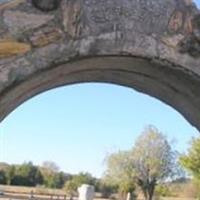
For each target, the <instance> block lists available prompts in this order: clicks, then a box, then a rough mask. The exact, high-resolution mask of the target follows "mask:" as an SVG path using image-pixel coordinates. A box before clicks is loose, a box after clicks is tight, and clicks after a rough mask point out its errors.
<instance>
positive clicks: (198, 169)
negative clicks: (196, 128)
mask: <svg viewBox="0 0 200 200" xmlns="http://www.w3.org/2000/svg"><path fill="white" fill-rule="evenodd" d="M180 163H181V165H182V166H183V167H184V168H185V169H187V170H188V171H189V172H190V173H191V174H192V175H193V177H194V178H195V179H196V180H197V181H198V182H199V183H200V138H193V139H192V142H191V146H190V148H189V150H188V153H187V154H184V155H182V156H181V157H180Z"/></svg>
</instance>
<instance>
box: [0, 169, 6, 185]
mask: <svg viewBox="0 0 200 200" xmlns="http://www.w3.org/2000/svg"><path fill="white" fill-rule="evenodd" d="M6 183H7V179H6V173H5V171H3V170H0V184H6Z"/></svg>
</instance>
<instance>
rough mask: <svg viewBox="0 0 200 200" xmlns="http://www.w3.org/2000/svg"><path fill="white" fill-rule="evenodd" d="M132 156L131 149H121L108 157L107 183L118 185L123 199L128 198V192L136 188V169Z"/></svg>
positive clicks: (105, 178) (105, 177) (105, 179)
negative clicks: (134, 168)
mask: <svg viewBox="0 0 200 200" xmlns="http://www.w3.org/2000/svg"><path fill="white" fill-rule="evenodd" d="M130 157H131V154H130V151H119V152H117V153H113V154H111V155H109V156H108V157H107V159H106V162H107V170H106V173H105V176H104V181H105V183H106V184H107V185H110V186H113V187H114V186H117V188H118V191H119V193H120V196H121V198H122V199H125V198H126V194H127V193H128V192H131V193H133V192H134V190H135V181H134V178H135V171H134V170H133V163H132V160H131V159H130Z"/></svg>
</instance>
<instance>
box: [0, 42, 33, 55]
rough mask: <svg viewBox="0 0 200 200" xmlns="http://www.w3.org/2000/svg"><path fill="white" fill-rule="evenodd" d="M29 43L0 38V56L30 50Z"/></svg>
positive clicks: (18, 53)
mask: <svg viewBox="0 0 200 200" xmlns="http://www.w3.org/2000/svg"><path fill="white" fill-rule="evenodd" d="M30 49H31V47H30V45H29V44H26V43H20V42H17V41H11V40H0V58H6V57H11V56H15V55H20V54H24V53H26V52H28V51H30Z"/></svg>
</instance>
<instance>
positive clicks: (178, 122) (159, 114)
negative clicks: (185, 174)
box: [0, 83, 199, 176]
mask: <svg viewBox="0 0 200 200" xmlns="http://www.w3.org/2000/svg"><path fill="white" fill-rule="evenodd" d="M148 124H153V125H155V126H156V127H157V128H158V129H159V130H160V131H162V132H163V133H165V134H166V135H167V137H168V139H169V140H170V141H171V142H172V143H173V145H174V146H175V148H176V149H177V150H179V151H180V152H184V151H186V149H187V147H188V142H189V141H190V140H191V138H192V137H195V136H198V134H199V133H198V131H197V130H196V129H195V128H193V127H192V126H191V125H190V124H189V123H188V122H187V121H186V120H185V119H184V118H183V117H182V116H181V115H180V114H179V113H178V112H176V111H175V110H174V109H173V108H171V107H169V106H168V105H166V104H163V103H162V102H160V101H159V100H156V99H154V98H152V97H149V96H147V95H145V94H141V93H138V92H136V91H134V90H133V89H130V88H126V87H122V86H117V85H111V84H97V83H92V84H91V83H90V84H89V83H87V84H76V85H71V86H66V87H61V88H58V89H54V90H50V91H48V92H45V93H43V94H41V95H38V96H36V97H34V98H32V99H31V100H29V101H27V102H25V103H24V104H22V105H21V106H20V107H18V108H17V109H16V110H15V111H14V112H13V113H11V114H10V115H9V116H8V117H7V118H6V119H5V120H4V121H3V122H2V123H1V125H0V161H3V162H8V163H22V162H23V161H29V160H32V161H33V162H34V163H35V164H41V163H42V162H43V161H46V160H52V161H55V162H56V163H57V164H58V166H60V168H61V169H62V170H64V171H66V172H70V173H77V172H80V171H89V172H90V173H92V174H93V175H95V176H100V175H101V174H102V172H103V170H104V169H105V165H104V162H103V160H104V158H105V156H106V155H107V154H108V153H110V152H113V151H116V150H118V149H124V150H125V149H130V148H131V147H132V145H133V143H134V140H135V138H136V137H137V136H138V135H139V134H140V133H141V131H142V130H143V128H144V126H146V125H148Z"/></svg>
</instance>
